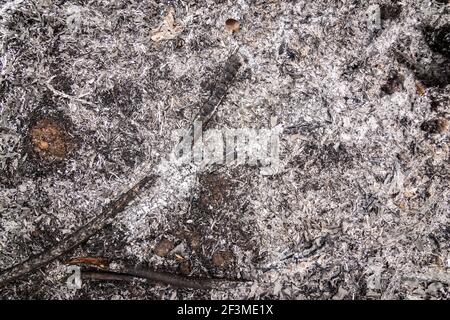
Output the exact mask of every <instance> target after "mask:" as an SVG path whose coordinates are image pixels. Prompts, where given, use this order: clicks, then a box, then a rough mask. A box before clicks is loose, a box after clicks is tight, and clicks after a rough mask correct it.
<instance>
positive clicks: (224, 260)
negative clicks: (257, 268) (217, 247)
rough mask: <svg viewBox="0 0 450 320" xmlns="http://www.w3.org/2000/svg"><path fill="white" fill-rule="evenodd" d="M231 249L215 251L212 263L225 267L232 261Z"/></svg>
mask: <svg viewBox="0 0 450 320" xmlns="http://www.w3.org/2000/svg"><path fill="white" fill-rule="evenodd" d="M233 258H234V255H233V253H232V252H231V251H216V252H215V253H214V254H213V256H212V264H213V266H215V267H226V266H228V265H229V264H230V263H231V262H232V261H233Z"/></svg>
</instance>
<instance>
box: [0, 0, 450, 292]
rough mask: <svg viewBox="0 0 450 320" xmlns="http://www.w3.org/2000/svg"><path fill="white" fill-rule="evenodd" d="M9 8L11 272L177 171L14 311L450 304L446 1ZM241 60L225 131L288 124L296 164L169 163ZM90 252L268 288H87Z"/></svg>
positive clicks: (2, 208)
mask: <svg viewBox="0 0 450 320" xmlns="http://www.w3.org/2000/svg"><path fill="white" fill-rule="evenodd" d="M0 4H1V5H0V39H1V40H0V41H1V47H0V50H1V51H0V70H1V73H0V170H1V173H0V269H5V268H7V267H9V266H11V265H13V264H16V263H19V262H21V261H23V260H25V259H26V258H27V257H29V256H31V255H33V254H37V253H39V252H41V251H42V250H44V249H45V248H48V247H51V246H52V245H54V244H55V243H57V242H58V241H59V240H61V239H62V238H64V237H67V236H69V235H70V234H71V233H72V232H74V231H75V230H76V229H77V228H79V227H80V226H82V225H83V224H84V223H86V222H87V221H89V220H90V219H92V218H93V217H94V216H95V215H96V214H98V213H99V212H100V211H101V208H102V207H103V206H104V205H105V204H106V203H107V202H108V201H110V200H112V199H114V198H116V197H117V196H118V195H119V194H120V193H121V192H122V191H123V190H124V189H126V188H127V187H129V186H130V185H131V184H133V183H135V182H136V181H138V178H139V177H140V176H142V174H144V173H145V172H147V171H148V170H154V171H157V172H158V173H159V175H160V178H159V179H158V182H157V184H156V186H155V187H153V188H150V189H149V190H147V191H146V192H145V193H143V194H142V195H141V196H140V197H139V199H138V200H137V201H135V202H134V203H133V204H132V205H131V206H130V207H129V208H128V209H127V210H126V211H124V212H122V213H121V214H120V215H119V216H117V217H116V219H115V221H114V223H113V224H112V225H110V226H108V227H107V228H105V229H104V230H103V231H102V232H101V233H99V234H98V235H97V236H94V237H93V238H91V239H90V240H89V241H87V242H86V243H84V244H83V245H82V246H80V247H78V248H77V249H76V250H74V251H72V252H71V253H70V254H68V255H66V256H64V257H62V258H61V259H59V260H57V261H55V262H53V263H51V264H49V265H48V266H47V267H46V268H43V269H41V270H40V271H39V272H36V273H33V274H31V275H29V276H28V277H25V278H22V279H20V280H18V281H15V282H13V283H11V284H9V285H8V286H6V287H3V288H1V289H0V297H2V298H4V299H12V298H19V299H138V298H139V299H193V298H200V299H210V298H224V299H244V298H255V299H263V298H264V299H268V298H269V299H380V298H383V299H428V298H431V299H448V298H449V297H450V294H449V284H450V274H449V267H450V266H449V260H448V259H449V258H450V226H449V175H450V171H449V168H450V166H449V131H448V121H449V109H448V107H449V92H450V86H449V79H450V67H449V59H450V57H449V47H450V46H449V21H450V20H449V17H450V10H449V4H448V2H447V1H435V0H433V1H416V0H404V1H387V0H379V1H352V0H343V1H334V0H333V1H332V0H329V1H328V0H317V1H276V0H273V1H258V0H256V1H244V0H241V1H212V0H211V1H209V0H205V1H195V2H189V1H158V2H157V1H138V0H132V1H129V0H126V1H100V0H98V1H89V0H86V1H81V0H80V1H62V0H61V1H56V0H54V1H52V0H40V1H37V0H36V1H27V0H25V1H20V0H15V1H0ZM378 13H379V15H378ZM229 18H233V19H235V20H237V21H239V23H240V30H239V31H238V32H234V33H231V32H230V31H229V30H226V28H225V21H226V20H227V19H229ZM378 18H380V20H378ZM368 21H369V22H368ZM234 52H236V53H237V54H238V55H239V57H240V58H241V59H242V63H243V65H242V67H241V69H240V70H239V73H238V75H237V77H236V79H235V80H234V82H233V85H232V86H231V88H230V90H229V94H228V95H227V97H226V99H225V100H224V101H223V103H222V105H221V106H220V107H219V109H218V111H217V112H216V114H215V115H214V117H213V119H212V120H211V122H210V123H209V128H216V129H223V128H256V129H260V128H268V127H270V125H271V121H272V120H271V119H273V118H274V117H276V118H277V124H278V125H280V126H282V127H283V128H285V130H284V133H283V134H282V135H281V143H282V146H281V155H280V157H281V161H282V163H283V169H282V170H281V171H280V172H278V173H277V174H274V175H263V174H261V168H260V167H258V166H248V165H236V166H215V167H211V168H208V169H207V170H206V171H201V172H200V171H198V170H196V168H195V167H193V166H182V167H173V166H170V165H167V161H164V159H165V157H166V155H167V150H170V148H172V147H173V141H172V140H171V132H172V131H173V130H174V129H182V128H186V127H187V126H189V123H190V122H191V121H192V119H193V117H194V115H195V114H196V113H197V112H198V110H199V106H200V105H201V103H202V101H204V100H205V99H206V97H207V96H208V92H210V91H211V90H214V85H215V81H214V79H216V78H217V76H218V73H220V72H221V66H223V64H224V62H225V61H226V59H227V57H229V56H230V55H231V54H232V53H234ZM79 256H95V257H105V258H107V259H108V260H109V261H111V263H112V264H117V265H121V264H127V265H138V266H141V267H145V268H152V269H156V270H161V271H168V272H171V273H176V274H184V275H189V276H206V277H229V278H242V279H250V280H251V281H250V282H242V283H238V284H235V285H225V286H224V287H223V288H219V289H214V290H191V289H174V288H171V287H168V286H163V285H154V284H150V283H147V282H145V281H142V280H136V281H133V282H87V281H86V282H84V283H83V287H82V289H80V290H70V289H68V288H67V286H66V278H67V274H66V267H67V266H66V264H65V261H67V260H68V259H70V258H73V257H79Z"/></svg>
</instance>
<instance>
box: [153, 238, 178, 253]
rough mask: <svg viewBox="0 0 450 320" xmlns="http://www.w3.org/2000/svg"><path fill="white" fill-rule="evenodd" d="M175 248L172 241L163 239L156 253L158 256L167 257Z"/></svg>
mask: <svg viewBox="0 0 450 320" xmlns="http://www.w3.org/2000/svg"><path fill="white" fill-rule="evenodd" d="M173 248H174V246H173V243H172V241H170V240H168V239H166V238H163V239H162V240H161V241H160V242H159V243H158V244H157V245H156V247H155V249H154V252H155V254H156V255H157V256H160V257H165V256H166V255H167V254H168V253H169V252H170V251H172V249H173Z"/></svg>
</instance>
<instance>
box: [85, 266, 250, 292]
mask: <svg viewBox="0 0 450 320" xmlns="http://www.w3.org/2000/svg"><path fill="white" fill-rule="evenodd" d="M81 276H82V278H83V279H86V280H97V281H132V280H134V279H135V278H140V279H146V280H148V281H150V282H153V283H159V284H164V285H170V286H172V287H176V288H190V289H201V290H208V289H213V288H217V287H218V286H219V285H221V284H224V283H236V282H246V281H247V280H243V279H225V278H224V279H218V278H194V277H184V276H180V275H176V274H172V273H168V272H158V271H153V270H144V269H135V268H129V269H123V270H121V271H120V272H116V271H112V270H106V271H105V270H99V271H92V270H90V271H84V272H81Z"/></svg>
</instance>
